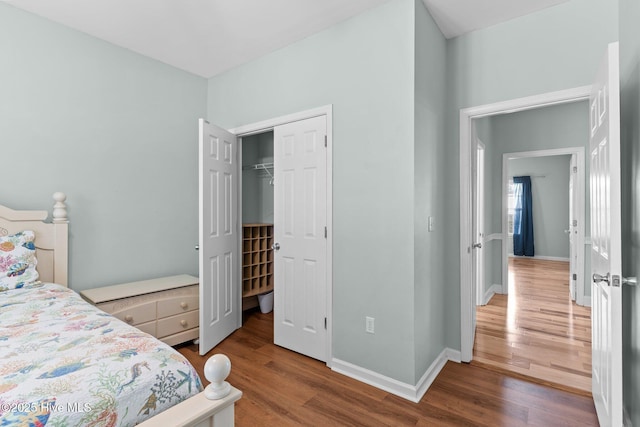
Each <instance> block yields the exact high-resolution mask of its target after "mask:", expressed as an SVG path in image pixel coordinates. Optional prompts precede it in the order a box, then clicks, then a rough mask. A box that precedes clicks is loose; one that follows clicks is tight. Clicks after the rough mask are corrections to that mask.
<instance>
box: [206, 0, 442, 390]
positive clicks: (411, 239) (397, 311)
mask: <svg viewBox="0 0 640 427" xmlns="http://www.w3.org/2000/svg"><path fill="white" fill-rule="evenodd" d="M444 67H445V41H444V38H443V37H442V35H441V34H440V33H439V31H438V30H437V27H436V26H435V24H434V22H433V21H432V19H431V17H430V16H429V15H428V14H427V12H426V10H425V9H424V6H423V5H422V3H421V2H420V1H415V0H392V1H390V2H387V3H385V4H383V5H382V6H380V7H377V8H375V9H373V10H370V11H368V12H365V13H364V14H361V15H359V16H357V17H355V18H352V19H349V20H347V21H344V22H342V23H340V24H338V25H336V26H334V27H332V28H330V29H328V30H326V31H323V32H321V33H318V34H316V35H314V36H311V37H308V38H307V39H305V40H302V41H300V42H298V43H295V44H293V45H290V46H288V47H286V48H284V49H281V50H279V51H276V52H274V53H271V54H269V55H267V56H265V57H263V58H260V59H258V60H256V61H253V62H251V63H249V64H246V65H243V66H241V67H238V68H237V69H234V70H232V71H230V72H226V73H224V74H222V75H219V76H216V77H214V78H212V79H210V80H209V91H208V106H209V110H208V117H209V119H210V120H211V121H212V122H214V123H217V124H219V125H222V126H225V127H236V126H239V125H244V124H248V123H253V122H257V121H260V120H265V119H269V118H273V117H278V116H281V115H285V114H289V113H293V112H297V111H302V110H305V109H309V108H314V107H319V106H322V105H327V104H332V105H333V112H334V114H333V147H332V149H333V230H332V233H333V239H334V240H333V352H334V357H336V358H337V359H340V360H343V361H346V362H349V363H353V364H355V365H357V366H360V367H363V368H366V369H370V370H372V371H375V372H378V373H380V374H382V375H385V376H389V377H391V378H394V379H396V380H399V381H402V382H404V383H408V384H415V383H416V381H417V378H419V377H420V376H422V374H424V372H425V370H426V368H427V367H428V366H429V365H430V364H431V363H432V362H433V360H434V359H435V357H436V356H437V355H438V354H439V353H440V352H441V351H442V350H443V349H444V344H445V343H444V335H443V318H444V307H443V305H442V304H441V302H442V299H443V293H444V286H445V285H446V283H445V282H444V280H443V277H444V270H443V269H442V262H441V260H442V254H441V252H440V251H438V250H437V247H438V245H440V244H441V242H442V241H443V240H444V222H445V218H444V214H443V211H442V208H441V207H440V206H441V204H442V203H441V202H442V198H443V197H444V189H442V188H437V187H436V186H435V182H436V181H438V180H441V178H442V177H443V176H444V172H443V169H442V167H441V166H440V165H438V164H437V156H442V152H443V151H444V147H443V145H444V138H443V136H444V123H443V120H444V119H443V112H444V108H443V105H444V103H445V96H444V86H445V82H444V80H445V72H444ZM429 215H432V216H434V217H435V221H436V222H435V223H436V230H437V231H435V232H433V233H428V232H427V231H426V218H427V217H428V216H429ZM431 255H433V257H432V256H431ZM438 260H440V263H439V262H438ZM418 262H420V263H421V264H420V265H418ZM422 264H424V265H422ZM365 316H372V317H374V318H375V319H376V333H375V334H374V335H372V334H366V333H365V331H364V318H365ZM390 348H393V349H394V350H393V351H392V352H390V351H389V349H390Z"/></svg>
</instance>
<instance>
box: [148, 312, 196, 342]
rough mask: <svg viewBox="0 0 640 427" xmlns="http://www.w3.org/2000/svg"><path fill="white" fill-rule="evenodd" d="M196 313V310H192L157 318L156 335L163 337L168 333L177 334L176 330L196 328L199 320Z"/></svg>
mask: <svg viewBox="0 0 640 427" xmlns="http://www.w3.org/2000/svg"><path fill="white" fill-rule="evenodd" d="M198 313H199V311H198V310H193V311H190V312H188V313H183V314H179V315H177V316H172V317H167V318H164V319H158V326H157V330H156V332H157V337H158V338H163V337H166V336H168V335H173V334H177V333H178V332H183V331H186V330H189V329H193V328H197V327H198V325H199V321H200V319H199V317H198V316H199V315H198Z"/></svg>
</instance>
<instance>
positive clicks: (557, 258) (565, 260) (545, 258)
mask: <svg viewBox="0 0 640 427" xmlns="http://www.w3.org/2000/svg"><path fill="white" fill-rule="evenodd" d="M508 256H509V258H528V259H541V260H545V261H564V262H569V261H571V259H569V258H564V257H559V256H546V255H536V256H521V255H514V254H509V255H508Z"/></svg>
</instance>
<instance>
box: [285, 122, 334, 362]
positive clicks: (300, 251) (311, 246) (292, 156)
mask: <svg viewBox="0 0 640 427" xmlns="http://www.w3.org/2000/svg"><path fill="white" fill-rule="evenodd" d="M326 126H327V125H326V117H325V116H319V117H315V118H311V119H306V120H300V121H296V122H292V123H288V124H285V125H281V126H276V127H275V129H274V177H275V188H274V237H275V238H274V241H275V243H274V263H275V265H274V275H275V283H274V342H275V344H277V345H280V346H282V347H285V348H288V349H290V350H293V351H296V352H298V353H302V354H304V355H307V356H310V357H313V358H315V359H318V360H322V361H326V360H327V357H328V356H327V330H326V318H327V309H326V295H327V277H326V263H327V240H326V225H327V202H326V194H327V174H326V168H327V166H326V165H327V154H326V153H327V150H326V147H325V138H326V133H327V132H326Z"/></svg>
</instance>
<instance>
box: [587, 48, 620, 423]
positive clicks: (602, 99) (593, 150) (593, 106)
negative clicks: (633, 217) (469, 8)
mask: <svg viewBox="0 0 640 427" xmlns="http://www.w3.org/2000/svg"><path fill="white" fill-rule="evenodd" d="M619 79H620V77H619V64H618V43H612V44H610V45H609V47H608V49H607V54H606V56H605V58H604V60H603V62H602V64H601V66H600V70H599V71H598V76H597V80H596V82H595V83H594V84H593V86H592V92H591V97H590V98H589V102H590V124H591V138H590V161H591V172H590V183H591V186H590V187H591V241H592V245H591V271H592V288H591V289H592V298H593V300H592V309H591V317H592V354H593V357H592V366H593V370H592V379H593V382H592V394H593V400H594V402H595V406H596V411H597V413H598V420H599V422H600V425H601V426H603V427H605V426H616V427H617V426H621V425H622V307H621V303H622V302H621V288H620V285H621V273H622V261H621V229H620V100H619V90H620V88H619V85H620V81H619Z"/></svg>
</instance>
